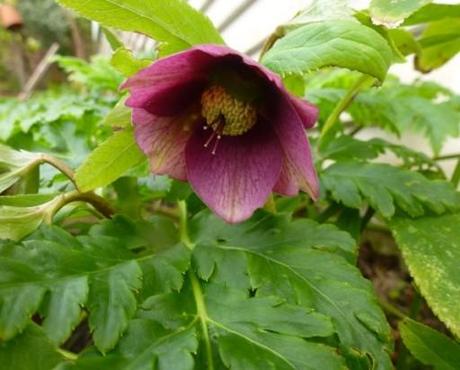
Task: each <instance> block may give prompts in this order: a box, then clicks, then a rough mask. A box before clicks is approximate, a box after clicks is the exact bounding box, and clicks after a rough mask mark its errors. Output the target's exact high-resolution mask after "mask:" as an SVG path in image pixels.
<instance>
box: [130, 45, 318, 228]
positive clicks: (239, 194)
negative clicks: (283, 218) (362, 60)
mask: <svg viewBox="0 0 460 370" xmlns="http://www.w3.org/2000/svg"><path fill="white" fill-rule="evenodd" d="M123 87H124V88H126V89H129V91H130V93H131V96H130V98H129V99H128V100H127V102H126V104H127V105H128V106H129V107H132V108H133V122H134V126H135V132H136V140H137V143H138V144H139V146H140V148H141V149H142V150H143V151H144V152H145V154H146V155H147V156H148V158H149V161H150V165H151V170H152V172H153V173H155V174H165V175H169V176H171V177H173V178H175V179H178V180H186V181H189V182H190V184H191V185H192V187H193V189H194V190H195V192H196V193H197V194H198V196H199V197H200V198H201V199H202V200H203V201H204V202H205V203H206V204H207V205H208V206H209V207H210V208H211V209H212V210H213V211H214V212H215V213H216V214H217V215H219V216H220V217H222V218H223V219H225V220H226V221H227V222H231V223H235V222H240V221H243V220H246V219H247V218H249V217H250V216H251V215H252V213H253V212H254V211H255V210H256V209H257V208H259V207H261V206H263V204H264V203H265V202H266V200H267V198H268V197H269V195H270V194H271V192H272V191H273V192H277V193H279V194H283V195H288V196H292V195H296V194H297V193H298V192H299V190H303V191H305V192H307V193H308V194H309V195H310V196H311V197H312V198H313V199H316V198H317V197H318V193H319V185H318V179H317V176H316V173H315V169H314V166H313V162H312V156H311V150H310V145H309V142H308V138H307V136H306V133H305V129H307V128H311V127H312V126H313V125H314V123H315V121H316V119H317V115H318V110H317V108H316V107H315V106H313V105H312V104H309V103H308V102H306V101H303V100H301V99H299V98H297V97H294V96H292V95H291V94H289V93H288V92H287V90H286V89H285V88H284V86H283V84H282V81H281V79H280V78H279V76H277V75H276V74H274V73H273V72H271V71H269V70H268V69H266V68H264V67H263V66H261V65H260V64H258V63H256V62H255V61H253V60H251V59H250V58H248V57H247V56H245V55H242V54H240V53H238V52H236V51H234V50H232V49H229V48H228V47H223V46H216V45H201V46H197V47H194V48H192V49H189V50H187V51H185V52H181V53H178V54H175V55H172V56H170V57H167V58H164V59H161V60H159V61H157V62H154V63H153V64H152V65H151V66H150V67H148V68H146V69H144V70H142V71H140V72H139V73H137V74H136V75H134V76H133V77H131V78H129V79H128V81H127V82H126V83H125V84H124V85H123Z"/></svg>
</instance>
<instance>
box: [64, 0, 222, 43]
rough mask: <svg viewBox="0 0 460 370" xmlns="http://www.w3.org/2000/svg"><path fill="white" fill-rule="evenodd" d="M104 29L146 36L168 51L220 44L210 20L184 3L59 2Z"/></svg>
mask: <svg viewBox="0 0 460 370" xmlns="http://www.w3.org/2000/svg"><path fill="white" fill-rule="evenodd" d="M58 2H59V3H60V4H62V5H64V6H66V7H68V8H71V9H73V10H75V11H77V12H78V13H80V14H81V15H82V16H84V17H87V18H89V19H91V20H94V21H97V22H99V23H101V24H102V25H104V26H107V27H114V28H118V29H121V30H124V31H133V32H139V33H143V34H145V35H147V36H150V37H152V38H153V39H155V40H157V41H161V42H165V43H167V44H168V45H169V52H173V51H180V50H183V49H186V48H189V47H190V46H192V45H195V44H207V43H214V44H221V43H223V40H222V37H221V36H220V34H219V32H218V31H217V30H216V29H215V28H214V26H213V25H212V23H211V21H210V20H209V19H208V18H207V17H206V16H204V15H203V14H201V13H200V12H198V11H197V10H195V9H194V8H193V7H191V6H190V5H189V4H187V2H186V1H185V0H155V1H151V0H149V1H144V0H92V1H83V2H82V1H81V0H58Z"/></svg>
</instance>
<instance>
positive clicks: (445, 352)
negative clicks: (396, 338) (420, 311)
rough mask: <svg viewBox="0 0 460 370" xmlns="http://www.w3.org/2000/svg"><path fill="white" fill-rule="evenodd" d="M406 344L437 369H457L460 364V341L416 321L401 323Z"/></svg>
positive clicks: (400, 326) (421, 359) (408, 320)
mask: <svg viewBox="0 0 460 370" xmlns="http://www.w3.org/2000/svg"><path fill="white" fill-rule="evenodd" d="M399 331H400V332H401V337H402V339H403V341H404V344H405V345H406V347H407V348H409V351H411V353H412V354H413V355H414V357H415V358H417V359H418V360H419V361H421V362H422V363H424V364H426V365H432V366H433V367H434V368H435V369H436V370H456V369H458V364H460V343H458V342H455V341H454V340H452V339H450V338H448V337H446V336H445V335H444V334H441V333H440V332H438V331H436V330H433V329H431V328H430V327H428V326H425V325H423V324H420V323H418V322H416V321H413V320H410V319H406V320H404V321H402V322H401V323H400V324H399Z"/></svg>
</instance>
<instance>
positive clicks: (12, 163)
mask: <svg viewBox="0 0 460 370" xmlns="http://www.w3.org/2000/svg"><path fill="white" fill-rule="evenodd" d="M40 160H41V154H40V153H30V152H26V151H17V150H14V149H11V148H9V147H7V146H5V145H1V144H0V194H1V193H2V192H4V191H5V190H6V189H8V188H9V187H10V186H12V185H14V184H15V183H16V182H18V181H19V180H20V179H21V178H22V176H23V175H25V174H26V173H27V172H29V171H30V170H32V169H33V168H34V167H35V166H37V165H38V164H39V163H40Z"/></svg>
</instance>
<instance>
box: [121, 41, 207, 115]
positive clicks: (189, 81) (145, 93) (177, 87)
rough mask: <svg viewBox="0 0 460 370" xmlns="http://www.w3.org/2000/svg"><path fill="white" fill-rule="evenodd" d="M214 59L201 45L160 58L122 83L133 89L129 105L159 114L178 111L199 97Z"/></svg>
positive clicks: (126, 87) (125, 87)
mask: <svg viewBox="0 0 460 370" xmlns="http://www.w3.org/2000/svg"><path fill="white" fill-rule="evenodd" d="M215 62H216V60H215V58H214V57H212V56H210V55H208V54H206V53H203V52H202V51H200V50H198V49H190V50H187V51H184V52H182V53H178V54H174V55H172V56H170V57H167V58H163V59H159V60H158V61H156V62H154V63H153V64H152V65H151V66H149V67H147V68H145V69H143V70H142V71H140V72H139V73H137V74H135V75H134V76H132V77H130V78H129V79H128V80H127V81H126V82H125V83H124V84H123V85H122V88H123V89H129V90H130V92H131V96H130V97H129V98H128V100H127V101H126V105H127V106H129V107H133V108H143V109H145V110H147V111H149V112H151V113H153V114H157V115H175V114H177V113H179V112H180V110H181V109H183V108H184V105H186V103H187V102H190V101H194V100H196V98H198V97H199V94H200V93H201V91H202V89H203V86H204V84H205V83H206V81H207V78H208V72H209V69H210V68H211V67H212V65H213V64H214V63H215Z"/></svg>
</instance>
